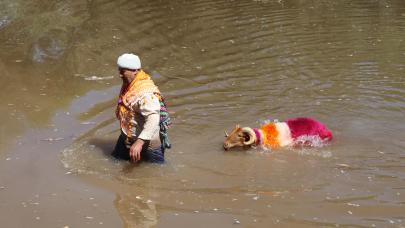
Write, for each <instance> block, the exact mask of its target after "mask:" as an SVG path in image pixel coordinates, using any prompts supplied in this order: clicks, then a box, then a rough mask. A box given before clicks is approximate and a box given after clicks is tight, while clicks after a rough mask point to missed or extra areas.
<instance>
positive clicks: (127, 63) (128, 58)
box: [117, 53, 141, 70]
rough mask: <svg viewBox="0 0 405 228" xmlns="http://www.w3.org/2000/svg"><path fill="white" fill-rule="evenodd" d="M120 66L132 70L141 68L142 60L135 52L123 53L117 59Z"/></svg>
mask: <svg viewBox="0 0 405 228" xmlns="http://www.w3.org/2000/svg"><path fill="white" fill-rule="evenodd" d="M117 64H118V67H120V68H126V69H131V70H137V69H141V60H140V59H139V57H138V56H137V55H134V54H128V53H125V54H122V55H121V56H120V57H118V60H117Z"/></svg>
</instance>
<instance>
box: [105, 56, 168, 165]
mask: <svg viewBox="0 0 405 228" xmlns="http://www.w3.org/2000/svg"><path fill="white" fill-rule="evenodd" d="M117 64H118V70H119V74H120V78H121V79H122V87H121V92H120V95H119V98H118V104H117V109H116V111H115V114H116V116H117V118H118V120H119V121H120V126H121V135H120V136H119V138H118V140H117V144H116V145H115V148H114V151H113V153H112V155H113V156H114V157H116V158H118V159H125V160H131V161H132V162H138V161H140V160H142V161H149V162H154V163H163V162H164V161H165V159H164V152H165V149H166V148H170V142H169V140H168V136H167V129H168V127H169V126H170V124H171V123H170V117H169V114H168V112H167V109H166V105H165V102H164V99H163V97H162V95H161V93H160V91H159V89H158V87H157V86H156V85H155V83H154V82H153V81H152V79H151V78H150V76H149V75H148V74H146V73H145V72H144V71H143V70H142V69H141V61H140V59H139V57H138V56H137V55H134V54H123V55H121V56H120V57H118V60H117Z"/></svg>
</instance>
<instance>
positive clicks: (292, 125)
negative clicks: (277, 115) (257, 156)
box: [224, 117, 332, 150]
mask: <svg viewBox="0 0 405 228" xmlns="http://www.w3.org/2000/svg"><path fill="white" fill-rule="evenodd" d="M225 137H226V139H225V142H224V149H225V150H228V149H230V148H232V147H244V146H249V147H250V146H266V147H268V148H271V149H276V148H279V147H285V146H294V145H308V146H312V145H313V144H312V143H313V141H314V140H319V139H320V140H322V142H325V141H330V140H332V132H331V131H330V130H329V129H328V128H327V127H326V126H325V125H324V124H322V123H321V122H319V121H316V120H314V119H311V118H307V117H300V118H295V119H289V120H286V121H285V122H272V123H267V124H265V125H263V126H261V127H260V128H250V127H243V128H241V127H240V126H239V125H236V127H235V128H234V129H233V130H232V132H231V133H230V134H229V135H228V134H227V133H226V132H225Z"/></svg>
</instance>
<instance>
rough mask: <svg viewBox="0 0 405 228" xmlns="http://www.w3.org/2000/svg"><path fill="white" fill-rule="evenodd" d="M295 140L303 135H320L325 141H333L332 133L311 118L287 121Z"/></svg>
mask: <svg viewBox="0 0 405 228" xmlns="http://www.w3.org/2000/svg"><path fill="white" fill-rule="evenodd" d="M286 123H287V125H288V127H289V128H290V131H291V137H292V138H293V139H296V138H298V137H299V136H302V135H309V136H311V135H319V137H320V138H321V139H323V140H331V139H332V137H333V136H332V132H331V131H330V130H329V129H328V128H326V126H325V125H323V124H322V123H321V122H319V121H316V120H314V119H311V118H306V117H300V118H295V119H289V120H287V121H286Z"/></svg>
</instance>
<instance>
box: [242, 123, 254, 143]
mask: <svg viewBox="0 0 405 228" xmlns="http://www.w3.org/2000/svg"><path fill="white" fill-rule="evenodd" d="M242 132H243V133H246V134H248V136H249V140H247V141H245V142H243V144H245V145H252V144H253V143H255V141H256V134H255V132H254V131H253V129H252V128H250V127H244V128H242Z"/></svg>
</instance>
